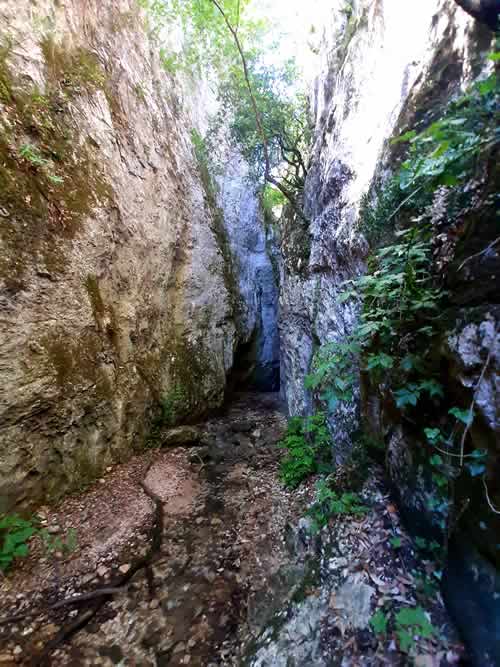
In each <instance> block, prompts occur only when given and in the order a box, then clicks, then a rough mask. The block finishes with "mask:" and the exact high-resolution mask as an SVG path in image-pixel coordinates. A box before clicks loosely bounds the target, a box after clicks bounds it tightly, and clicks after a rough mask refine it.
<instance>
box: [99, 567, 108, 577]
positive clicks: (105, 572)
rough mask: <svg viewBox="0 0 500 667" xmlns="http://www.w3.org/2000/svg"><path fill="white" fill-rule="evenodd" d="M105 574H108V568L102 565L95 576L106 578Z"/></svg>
mask: <svg viewBox="0 0 500 667" xmlns="http://www.w3.org/2000/svg"><path fill="white" fill-rule="evenodd" d="M107 573H108V568H107V567H104V565H101V566H100V567H98V568H97V574H98V575H99V576H100V577H104V576H106V574H107Z"/></svg>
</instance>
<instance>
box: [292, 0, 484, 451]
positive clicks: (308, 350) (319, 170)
mask: <svg viewBox="0 0 500 667" xmlns="http://www.w3.org/2000/svg"><path fill="white" fill-rule="evenodd" d="M353 5H354V8H353V10H352V12H349V11H348V10H347V9H346V3H345V2H343V1H342V0H338V1H335V2H332V3H331V12H330V19H329V22H328V24H327V25H326V26H325V30H324V37H323V42H322V46H321V54H320V55H321V57H320V60H321V64H320V73H319V75H318V77H317V79H316V81H315V83H314V90H313V98H312V102H313V103H312V111H313V118H314V123H315V132H314V145H313V149H312V159H311V165H310V170H309V174H308V178H307V182H306V205H305V209H306V213H307V216H308V218H309V220H310V225H309V229H308V234H309V244H310V252H309V253H307V252H303V253H302V254H303V257H302V258H301V260H299V261H300V262H301V266H300V267H298V265H297V263H295V264H294V263H293V262H289V261H287V259H288V257H290V256H292V255H293V253H294V251H296V248H293V247H290V244H289V243H287V239H285V243H284V244H283V255H284V261H283V267H284V268H283V275H282V280H281V290H280V331H281V354H282V380H283V385H284V394H285V397H286V400H287V402H288V407H289V410H290V412H291V413H292V414H297V413H302V412H304V411H307V410H308V409H309V408H310V406H309V405H308V399H307V394H306V392H305V391H304V387H303V381H304V376H305V375H306V374H307V372H308V370H309V366H310V362H311V357H312V354H313V350H314V349H315V348H316V347H317V346H318V345H321V344H324V343H325V342H329V341H334V340H341V339H342V338H343V337H344V336H345V335H346V333H348V332H349V331H350V330H351V329H352V327H353V325H354V323H355V321H356V312H355V310H354V309H353V306H352V305H350V304H341V303H339V301H338V296H339V294H340V293H341V292H342V291H343V288H342V284H343V282H344V281H345V280H347V279H349V278H352V277H353V276H355V275H357V274H359V273H360V272H362V271H363V270H364V263H363V260H364V257H365V256H366V252H367V247H366V243H365V241H364V239H363V238H362V237H361V235H360V233H359V231H358V229H357V223H358V215H359V207H360V203H361V198H362V195H363V194H364V193H366V192H367V191H368V189H369V187H370V184H371V182H372V180H373V178H374V176H375V174H376V173H377V172H378V171H380V170H381V169H383V161H382V158H383V153H384V147H385V146H386V143H387V141H388V140H389V139H390V138H391V136H392V135H393V133H394V131H395V128H396V126H397V123H398V121H399V122H401V116H402V113H403V111H406V110H407V109H408V106H409V105H410V104H411V100H412V99H413V98H414V97H415V96H416V95H418V94H420V93H421V92H422V91H423V90H424V87H425V86H426V85H428V84H429V85H430V83H431V82H433V83H435V78H436V76H437V75H436V72H435V69H436V67H437V65H438V64H439V63H438V61H439V57H438V54H441V55H442V53H444V54H445V55H444V56H442V59H443V61H444V64H443V69H444V65H447V66H448V69H449V75H448V74H446V75H443V78H444V79H445V80H444V82H441V81H440V83H439V85H441V86H442V87H443V91H444V94H445V95H446V94H449V92H450V91H449V90H447V88H446V84H448V83H450V82H451V85H452V86H453V87H454V89H455V90H456V89H457V88H459V87H460V86H461V85H463V83H464V81H466V80H467V78H468V77H469V76H470V74H471V68H472V63H473V59H472V57H471V56H470V54H471V53H477V44H475V43H474V39H473V32H474V22H473V20H472V19H470V18H469V17H468V16H467V14H465V13H464V12H463V11H462V10H460V9H459V8H458V7H457V6H456V5H455V3H454V2H452V1H451V0H450V1H446V2H438V1H437V0H423V1H422V2H418V3H416V2H411V3H402V2H400V1H399V0H386V1H385V2H383V3H381V2H375V1H374V0H361V1H360V2H356V3H353ZM446 76H448V77H449V78H448V79H446ZM305 245H307V244H305ZM292 246H293V244H292ZM298 268H300V271H299V270H298ZM355 403H356V402H355ZM355 403H354V404H353V405H351V406H345V405H344V406H341V407H340V408H338V410H337V413H336V414H335V415H333V417H332V425H334V431H335V442H336V451H337V453H338V454H339V455H341V452H342V450H343V449H344V448H345V447H348V446H349V442H350V433H351V432H352V430H353V429H354V428H355V427H356V424H357V409H356V404H355Z"/></svg>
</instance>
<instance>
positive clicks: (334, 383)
mask: <svg viewBox="0 0 500 667" xmlns="http://www.w3.org/2000/svg"><path fill="white" fill-rule="evenodd" d="M498 102H499V100H498V83H497V79H496V75H495V74H493V75H492V76H490V77H489V78H488V79H485V80H483V81H480V82H478V83H476V84H475V85H474V86H473V87H472V89H471V90H470V91H469V92H468V93H467V94H466V95H465V96H463V97H462V98H460V99H458V100H456V101H454V102H453V103H452V104H450V105H449V107H448V109H447V110H446V113H445V114H444V115H443V116H442V117H441V118H440V119H439V120H437V121H436V122H434V123H432V124H431V125H430V126H429V127H428V128H427V129H425V130H424V131H423V132H420V133H418V132H417V131H415V130H411V131H410V132H406V133H405V134H403V135H402V136H401V137H399V138H398V139H397V140H396V142H399V143H408V144H409V150H408V157H407V159H406V160H404V161H403V162H402V165H401V168H400V170H399V171H398V172H397V173H396V174H394V176H393V177H392V179H390V180H389V182H388V183H386V184H385V187H384V189H383V190H379V191H378V192H377V191H375V193H372V196H366V197H365V199H364V201H363V205H362V210H361V218H362V228H363V230H364V231H365V233H367V234H368V236H369V238H370V240H371V241H372V242H376V243H378V244H379V245H378V247H375V248H374V250H373V251H372V253H371V255H370V257H369V259H368V273H367V275H364V276H362V277H360V278H358V279H357V280H352V281H348V282H347V283H346V291H345V292H344V293H343V294H341V295H340V297H339V301H341V302H343V301H347V300H353V299H354V300H358V299H359V301H360V302H361V305H360V311H361V313H360V318H359V326H358V327H357V329H356V330H355V331H354V333H353V334H352V335H351V336H350V337H348V338H347V339H344V340H343V341H342V342H340V343H334V344H332V343H329V344H327V345H325V346H323V347H322V348H320V349H319V350H318V351H317V352H316V354H315V356H314V359H313V362H312V365H311V372H310V375H309V376H308V377H307V378H306V382H305V384H306V388H308V389H311V390H312V391H313V392H314V393H315V395H316V397H317V398H320V399H322V400H324V401H327V402H328V404H329V407H330V409H334V408H335V407H336V405H337V403H338V401H349V400H351V399H352V396H353V387H354V385H355V383H356V380H357V378H356V370H355V369H356V367H359V366H360V367H361V370H362V372H363V373H365V374H366V376H367V377H368V380H369V382H370V384H371V385H372V386H374V387H376V388H377V390H378V392H379V393H380V395H381V396H382V397H383V398H384V399H385V400H386V402H389V403H392V405H393V406H394V408H396V409H397V410H399V411H400V413H401V414H402V416H403V418H406V419H409V420H410V421H411V422H413V423H415V422H419V423H422V422H424V424H425V426H424V429H423V430H424V434H425V438H423V447H422V456H423V458H424V459H425V460H426V462H427V464H428V466H429V468H430V472H431V478H432V480H433V481H434V484H435V487H436V489H437V496H438V500H437V502H436V503H435V504H434V505H433V507H432V509H434V510H435V511H436V512H438V513H439V514H440V515H442V516H441V518H440V519H439V522H440V523H441V526H442V527H443V528H444V527H445V518H444V517H445V516H446V515H447V512H448V505H449V503H448V500H447V498H448V495H449V492H450V484H449V482H450V480H453V479H455V478H456V477H457V476H458V475H459V474H461V473H462V472H463V471H466V472H467V473H468V474H469V475H470V476H472V477H477V476H480V475H483V474H484V472H485V469H486V468H485V452H483V451H481V450H473V451H472V452H470V451H469V452H466V453H464V439H465V437H466V435H467V432H468V429H469V428H470V426H471V424H472V422H473V420H474V411H473V409H472V408H471V409H463V408H458V407H452V408H451V409H449V413H448V414H449V416H448V419H447V420H446V423H445V420H444V419H442V418H441V419H440V420H439V424H437V423H436V421H437V419H436V415H438V414H444V415H446V413H447V412H448V409H447V405H446V397H445V395H444V390H443V386H442V385H441V383H440V374H441V369H440V368H439V366H437V364H436V361H435V358H434V353H435V342H436V341H437V339H438V336H439V335H440V334H441V332H442V330H443V328H444V315H445V313H446V307H447V305H448V301H447V299H448V296H447V294H446V291H445V290H444V288H443V285H442V282H441V281H442V276H441V275H439V274H438V272H436V271H434V269H433V246H432V238H433V229H432V228H431V225H430V222H431V217H432V207H431V204H432V203H433V201H434V197H435V194H436V191H437V190H438V189H440V188H445V189H446V193H447V198H446V203H447V211H446V215H447V216H449V217H453V215H454V214H455V212H457V211H459V210H462V209H463V208H464V206H466V205H467V204H468V202H469V199H468V198H469V197H470V194H469V193H468V191H467V189H464V188H461V187H460V184H461V183H462V182H464V181H465V180H467V179H470V178H471V177H473V175H474V173H475V169H476V166H477V160H478V157H479V156H480V155H481V154H482V153H483V152H485V151H488V150H489V149H490V148H491V147H492V146H493V145H495V144H496V143H497V142H498V138H499V134H500V131H499V129H498V128H499V124H498V108H500V105H499V104H498ZM377 195H378V196H377ZM417 410H418V414H417V412H416V411H417ZM426 442H427V445H428V447H427V446H426V444H425V443H426ZM459 444H460V447H461V449H460V451H457V447H458V445H459ZM429 449H430V451H429Z"/></svg>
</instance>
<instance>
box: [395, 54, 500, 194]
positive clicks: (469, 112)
mask: <svg viewBox="0 0 500 667" xmlns="http://www.w3.org/2000/svg"><path fill="white" fill-rule="evenodd" d="M492 55H493V56H495V55H497V54H492ZM497 104H498V89H497V81H496V74H492V75H491V76H489V77H488V78H487V79H485V80H482V81H478V82H477V83H476V84H475V85H474V86H473V87H472V89H471V91H470V92H469V93H468V94H467V95H464V96H462V97H461V98H459V99H458V100H456V101H455V102H453V103H451V104H450V106H449V109H448V112H447V113H446V114H445V115H444V116H443V117H442V118H441V119H439V120H438V121H436V122H434V123H432V124H431V125H430V126H429V127H428V128H427V129H426V130H424V131H423V132H421V133H420V134H417V133H416V131H415V130H411V131H410V132H406V133H404V134H403V135H401V136H400V137H398V138H397V139H396V140H395V141H394V142H393V143H399V142H410V150H409V155H408V159H407V160H406V161H405V162H404V163H403V165H402V169H401V171H400V174H399V186H400V188H401V190H402V191H406V190H409V189H410V188H411V187H415V186H418V185H420V186H422V187H425V189H426V190H428V191H430V192H433V191H434V190H436V188H438V187H439V186H443V185H444V186H456V185H458V184H459V183H460V180H461V179H462V178H463V177H464V176H465V174H466V173H467V171H468V170H470V166H471V163H472V162H473V160H474V159H475V156H476V155H477V154H478V153H479V152H480V151H482V150H484V149H485V148H487V147H488V146H491V145H492V144H493V143H494V142H495V141H498V134H499V131H498V123H495V115H497V119H498V106H497Z"/></svg>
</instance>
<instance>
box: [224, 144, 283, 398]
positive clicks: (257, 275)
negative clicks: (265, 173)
mask: <svg viewBox="0 0 500 667" xmlns="http://www.w3.org/2000/svg"><path fill="white" fill-rule="evenodd" d="M219 202H220V206H221V208H222V210H223V211H224V220H225V225H226V229H227V235H228V239H229V245H230V249H231V255H232V258H233V262H234V272H235V274H236V276H237V280H238V290H239V294H240V302H239V306H240V307H239V311H238V324H239V329H240V331H241V332H242V335H241V337H240V338H241V342H240V347H239V349H238V351H237V362H236V367H235V369H234V370H235V373H234V378H233V379H234V382H233V388H234V389H238V388H241V387H242V386H243V385H244V384H245V383H248V385H250V386H253V387H254V388H255V389H257V390H260V391H278V389H279V386H280V377H279V365H280V362H279V334H278V280H279V276H278V275H277V273H276V271H275V268H274V267H273V262H272V257H273V254H274V252H275V245H276V244H275V240H274V238H273V236H272V231H271V230H270V229H268V228H267V227H266V225H265V223H264V218H263V215H262V211H261V206H260V201H259V197H258V193H257V192H256V190H255V185H254V184H253V183H252V181H251V179H250V176H249V173H248V169H247V168H246V166H245V164H244V163H243V162H242V160H241V159H239V158H238V157H237V156H233V157H230V158H229V159H228V160H227V162H226V167H225V170H224V173H223V175H222V178H221V179H220V189H219Z"/></svg>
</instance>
